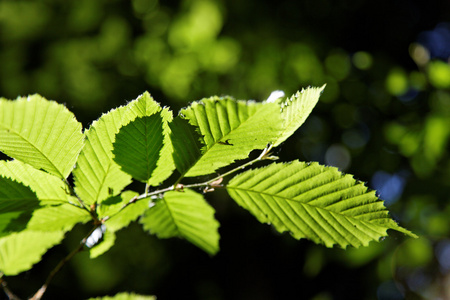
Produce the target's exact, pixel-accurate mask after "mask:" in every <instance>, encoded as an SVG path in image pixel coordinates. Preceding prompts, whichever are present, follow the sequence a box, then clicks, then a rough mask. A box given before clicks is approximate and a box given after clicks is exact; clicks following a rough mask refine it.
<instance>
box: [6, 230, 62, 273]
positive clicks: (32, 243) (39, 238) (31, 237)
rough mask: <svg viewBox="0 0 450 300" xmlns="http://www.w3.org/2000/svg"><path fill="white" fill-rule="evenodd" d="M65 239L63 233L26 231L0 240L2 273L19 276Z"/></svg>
mask: <svg viewBox="0 0 450 300" xmlns="http://www.w3.org/2000/svg"><path fill="white" fill-rule="evenodd" d="M63 238H64V232H62V231H50V232H41V231H29V230H25V231H22V232H18V233H13V234H11V235H8V236H6V237H1V238H0V272H2V273H4V274H5V275H11V276H12V275H17V274H19V273H20V272H23V271H26V270H29V269H30V268H31V267H32V266H33V264H35V263H37V262H38V261H40V259H41V257H42V255H43V254H44V253H45V252H46V251H47V250H48V249H49V248H51V247H53V246H54V245H57V244H59V243H60V242H61V241H62V239H63Z"/></svg>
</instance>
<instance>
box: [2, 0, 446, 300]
mask: <svg viewBox="0 0 450 300" xmlns="http://www.w3.org/2000/svg"><path fill="white" fill-rule="evenodd" d="M449 21H450V1H437V0H435V1H419V0H417V1H406V0H391V1H368V0H345V1H330V0H302V1H282V0H281V1H276V2H275V1H256V0H248V1H237V0H232V1H225V0H222V1H220V0H190V1H175V0H171V1H159V2H158V1H157V0H134V1H125V0H122V1H119V0H115V1H105V0H103V1H102V0H98V1H92V0H76V1H75V0H74V1H67V0H43V1H19V0H12V1H6V0H2V1H0V95H1V96H3V97H6V98H9V99H14V98H16V97H17V96H19V95H27V94H32V93H39V94H41V95H43V96H45V97H46V98H48V99H53V100H56V101H58V102H60V103H65V104H66V106H67V107H68V108H69V109H70V110H71V111H73V112H74V113H75V114H76V116H77V118H78V120H79V121H80V122H82V123H83V126H84V127H88V126H89V125H90V123H91V122H92V121H93V120H95V119H97V118H98V117H99V116H100V115H101V114H102V113H103V112H106V111H108V110H109V109H110V108H113V107H116V106H119V105H122V104H125V103H126V102H127V101H130V100H132V99H134V98H136V97H137V96H138V95H140V94H141V93H142V92H144V91H145V90H148V91H149V92H150V93H151V94H152V95H153V97H154V98H155V99H156V100H157V101H159V102H160V103H162V105H167V106H170V107H171V108H172V109H173V111H174V112H175V113H177V112H178V110H179V109H180V108H182V107H184V106H186V105H187V104H188V103H189V102H190V101H194V100H198V99H201V98H202V97H206V96H211V95H224V94H227V95H232V96H234V97H236V98H239V99H257V100H262V99H265V98H267V97H268V96H269V95H270V93H271V92H272V91H273V90H283V91H285V93H286V94H287V95H290V94H293V93H294V92H296V91H297V90H299V89H301V88H302V87H306V86H309V85H313V86H314V85H315V86H321V85H322V84H324V83H327V87H326V89H325V92H324V94H323V95H322V97H321V100H320V102H319V104H318V105H317V107H316V108H315V109H314V111H313V113H312V115H311V116H310V117H309V119H308V120H307V122H306V123H305V124H304V125H303V126H302V127H301V128H300V130H298V132H296V134H295V135H294V136H293V137H291V138H290V140H289V141H287V142H286V143H284V144H283V145H282V146H281V147H280V149H279V150H278V153H277V154H278V155H279V156H281V158H282V160H293V159H300V160H306V161H319V162H320V163H323V164H327V165H334V166H337V167H339V168H340V169H341V170H342V171H345V172H349V173H352V174H355V177H356V178H358V179H360V180H363V181H365V182H367V185H368V186H370V187H371V188H373V189H376V190H377V191H378V193H379V194H380V197H381V198H382V199H384V200H386V202H385V204H386V206H387V207H388V208H389V209H390V210H391V212H392V216H393V217H394V219H396V220H397V221H398V222H400V224H401V225H402V226H404V227H406V228H408V229H410V230H412V231H413V232H415V233H416V234H418V235H420V238H419V239H409V238H405V237H404V236H403V235H400V234H397V233H395V232H390V236H389V237H388V238H386V239H384V240H383V241H381V242H380V243H371V245H370V247H368V248H361V249H348V250H345V251H344V250H342V249H327V248H324V247H322V246H317V245H314V244H313V243H311V242H309V241H306V240H301V241H296V240H294V239H292V238H291V237H290V236H289V235H287V234H283V235H280V234H277V233H276V232H275V231H274V230H273V229H272V228H271V227H269V226H267V225H261V224H259V223H258V222H257V221H256V220H255V219H254V218H253V217H252V216H251V215H249V214H248V213H247V212H245V211H243V210H242V209H241V208H239V207H238V206H237V205H236V204H235V203H233V202H232V200H231V199H229V198H228V197H227V195H226V193H225V192H223V191H217V192H215V193H213V194H208V195H207V197H208V199H209V200H210V202H211V204H212V205H213V206H214V207H215V208H216V210H217V214H216V217H217V218H218V220H219V221H220V222H221V228H220V233H221V242H220V244H221V251H220V253H219V254H218V255H216V256H215V257H209V256H208V255H207V254H205V253H203V252H202V251H200V250H198V249H196V248H195V247H194V246H192V245H190V244H188V243H187V242H185V241H182V240H178V239H173V240H158V239H156V238H155V237H152V236H149V235H147V234H146V233H144V232H143V231H142V229H141V228H140V226H139V225H137V224H133V225H131V226H130V227H129V228H127V229H124V230H122V231H120V232H119V233H118V238H117V244H116V245H115V246H114V247H113V248H112V249H111V250H110V251H109V252H107V253H106V254H104V255H102V256H100V257H99V258H96V259H94V260H90V259H89V256H88V253H81V254H78V255H77V256H76V257H75V258H74V259H73V260H71V261H70V263H69V264H68V265H67V266H65V267H64V269H63V270H62V271H61V272H60V273H58V275H57V276H56V277H55V278H54V280H53V282H52V284H51V285H50V287H49V289H48V291H47V293H46V295H45V299H83V298H88V297H93V296H100V295H106V294H109V295H112V294H115V293H117V292H121V291H134V292H137V293H141V294H152V295H153V294H154V295H157V296H158V299H161V300H164V299H313V300H331V299H382V300H396V299H450V236H449V235H450V206H449V205H448V201H449V194H450V181H449V178H450V160H449V151H448V150H449V145H448V140H449V137H450V118H449V117H450V65H449V58H450V23H449ZM87 231H88V228H87V227H84V226H77V227H76V228H75V229H74V230H73V231H72V232H71V233H69V234H68V235H67V238H66V240H65V242H64V244H63V245H60V246H57V247H55V248H53V249H51V250H50V251H49V252H48V253H47V254H46V255H45V256H44V258H43V261H42V262H41V263H39V264H37V265H36V266H35V267H34V268H33V269H32V270H30V271H28V272H25V273H23V274H20V275H19V276H16V277H11V278H8V284H9V286H10V288H11V289H12V290H13V291H15V292H16V293H17V294H19V295H20V296H21V297H24V298H25V297H27V296H30V295H32V294H33V293H34V292H35V291H36V290H37V289H38V288H39V287H40V285H42V284H43V282H44V280H45V278H46V276H47V275H48V274H49V272H50V271H51V270H52V269H53V268H54V266H55V265H56V264H57V262H58V261H59V260H61V259H62V258H63V257H64V256H65V255H67V253H69V252H70V251H71V249H73V248H75V247H76V245H77V244H78V243H79V241H80V239H81V238H82V237H83V235H84V234H85V233H86V232H87ZM1 297H4V296H3V295H2V296H0V298H1Z"/></svg>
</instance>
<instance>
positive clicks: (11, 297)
mask: <svg viewBox="0 0 450 300" xmlns="http://www.w3.org/2000/svg"><path fill="white" fill-rule="evenodd" d="M1 275H2V276H3V274H1ZM0 285H1V286H2V289H3V291H4V292H5V294H6V296H7V297H8V299H9V300H20V298H19V297H17V296H16V295H15V294H14V293H13V292H11V290H10V289H9V288H8V284H7V283H6V281H5V279H3V277H0Z"/></svg>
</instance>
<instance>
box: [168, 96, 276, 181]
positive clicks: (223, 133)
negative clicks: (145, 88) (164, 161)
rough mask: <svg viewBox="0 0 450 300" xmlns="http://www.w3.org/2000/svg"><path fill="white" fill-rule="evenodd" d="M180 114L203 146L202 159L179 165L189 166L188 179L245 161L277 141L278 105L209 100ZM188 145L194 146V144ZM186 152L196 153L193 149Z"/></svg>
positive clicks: (182, 137)
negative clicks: (194, 129) (252, 154)
mask: <svg viewBox="0 0 450 300" xmlns="http://www.w3.org/2000/svg"><path fill="white" fill-rule="evenodd" d="M180 115H181V116H184V118H185V119H187V120H189V123H190V124H191V125H193V126H196V127H198V130H199V133H200V134H201V136H202V143H203V144H204V147H203V148H202V149H201V156H198V157H196V159H195V160H191V161H184V162H183V163H181V164H179V165H181V166H183V167H182V168H181V169H186V166H189V167H190V168H189V169H188V171H187V172H186V174H184V176H187V177H192V176H198V175H207V174H210V173H214V172H215V171H216V170H217V169H218V168H220V167H223V166H226V165H228V164H230V163H232V162H234V161H235V160H238V159H245V158H247V157H248V154H249V153H250V152H251V151H252V150H255V149H264V148H265V147H266V146H267V144H268V143H271V142H274V141H275V140H277V139H278V136H279V134H280V132H281V130H282V119H281V115H280V107H279V104H278V103H264V104H263V103H256V102H253V101H247V102H245V101H236V100H234V99H232V98H219V97H212V98H208V99H204V100H202V101H200V102H194V103H193V104H192V105H191V106H190V107H188V108H186V109H184V110H182V111H181V112H180ZM180 131H183V129H180ZM184 132H186V130H184ZM173 139H175V140H176V139H178V140H180V141H183V140H184V136H183V135H181V136H174V137H173ZM179 145H182V143H181V142H174V146H179ZM187 146H189V147H196V145H195V144H193V143H189V144H188V145H187ZM185 148H186V147H180V148H175V149H174V151H175V153H177V152H180V151H185ZM189 151H190V152H191V153H195V149H193V150H189Z"/></svg>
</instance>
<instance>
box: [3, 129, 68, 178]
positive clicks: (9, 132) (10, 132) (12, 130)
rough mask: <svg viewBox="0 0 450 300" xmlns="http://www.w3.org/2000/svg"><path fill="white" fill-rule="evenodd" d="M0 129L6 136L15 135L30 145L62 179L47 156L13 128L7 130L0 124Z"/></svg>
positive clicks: (61, 175)
mask: <svg viewBox="0 0 450 300" xmlns="http://www.w3.org/2000/svg"><path fill="white" fill-rule="evenodd" d="M0 126H1V127H2V128H4V130H5V131H6V132H7V133H6V134H16V135H17V136H18V137H19V138H21V139H22V140H23V141H25V142H26V143H27V144H28V145H30V146H31V147H32V148H33V149H35V150H36V151H37V152H38V153H39V154H41V155H42V156H43V157H44V158H45V159H46V161H48V162H49V163H50V165H51V167H52V168H53V169H54V170H56V171H57V173H58V175H59V177H61V178H64V175H63V174H62V173H61V171H60V170H59V169H58V168H57V167H56V166H55V164H54V163H53V162H52V161H51V160H50V159H49V158H48V156H47V155H46V154H45V153H44V152H42V151H41V150H40V149H39V148H37V147H36V146H35V145H34V144H32V143H31V142H30V141H29V140H28V139H27V138H25V137H24V136H23V135H22V134H20V132H18V131H16V130H15V129H13V128H8V127H7V126H4V125H3V124H0Z"/></svg>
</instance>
